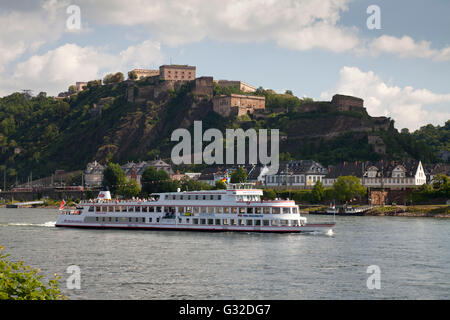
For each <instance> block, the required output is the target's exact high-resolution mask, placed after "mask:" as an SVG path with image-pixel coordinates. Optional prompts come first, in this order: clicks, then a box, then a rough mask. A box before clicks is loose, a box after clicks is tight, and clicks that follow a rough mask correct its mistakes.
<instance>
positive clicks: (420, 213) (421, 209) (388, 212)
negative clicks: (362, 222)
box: [364, 205, 450, 218]
mask: <svg viewBox="0 0 450 320" xmlns="http://www.w3.org/2000/svg"><path fill="white" fill-rule="evenodd" d="M364 215H365V216H395V217H433V218H450V206H448V205H415V206H384V207H375V208H372V209H370V210H368V211H366V212H365V214H364Z"/></svg>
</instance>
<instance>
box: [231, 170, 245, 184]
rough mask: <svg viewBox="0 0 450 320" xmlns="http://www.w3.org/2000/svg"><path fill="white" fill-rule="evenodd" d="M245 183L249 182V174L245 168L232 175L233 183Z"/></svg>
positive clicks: (235, 171)
mask: <svg viewBox="0 0 450 320" xmlns="http://www.w3.org/2000/svg"><path fill="white" fill-rule="evenodd" d="M245 181H247V173H246V172H245V170H244V168H242V167H239V168H237V169H236V170H234V171H233V173H232V174H231V177H230V182H231V183H243V182H245Z"/></svg>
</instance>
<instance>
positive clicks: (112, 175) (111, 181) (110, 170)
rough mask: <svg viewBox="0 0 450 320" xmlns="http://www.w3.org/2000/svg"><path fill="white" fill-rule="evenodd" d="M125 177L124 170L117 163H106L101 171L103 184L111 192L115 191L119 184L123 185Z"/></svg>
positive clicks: (125, 180)
mask: <svg viewBox="0 0 450 320" xmlns="http://www.w3.org/2000/svg"><path fill="white" fill-rule="evenodd" d="M126 182H127V178H126V176H125V172H123V170H122V168H121V167H120V165H119V164H117V163H112V162H110V163H108V165H107V167H106V168H105V170H104V171H103V183H102V184H103V186H104V187H108V188H109V190H110V191H111V192H112V193H116V192H117V190H118V188H119V187H120V186H123V185H125V184H126Z"/></svg>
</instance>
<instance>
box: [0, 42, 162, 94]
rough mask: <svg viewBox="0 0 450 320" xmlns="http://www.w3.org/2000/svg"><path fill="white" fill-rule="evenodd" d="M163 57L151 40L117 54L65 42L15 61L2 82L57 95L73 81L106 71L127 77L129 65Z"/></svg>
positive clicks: (11, 87)
mask: <svg viewBox="0 0 450 320" xmlns="http://www.w3.org/2000/svg"><path fill="white" fill-rule="evenodd" d="M162 60H163V56H162V54H161V52H160V46H159V44H158V43H154V42H151V41H144V42H142V43H140V44H137V45H135V46H130V47H128V48H127V49H125V50H123V51H122V52H120V53H119V54H117V55H115V54H111V53H108V52H106V49H105V48H96V47H80V46H78V45H76V44H65V45H63V46H60V47H58V48H56V49H54V50H50V51H48V52H47V53H45V54H43V55H33V56H32V57H30V58H29V59H27V60H26V61H24V62H21V63H19V64H17V66H16V67H15V69H14V72H13V74H12V76H11V77H10V78H8V79H4V80H3V83H1V84H2V87H6V88H8V89H9V90H10V91H20V90H21V89H24V88H27V89H32V90H34V91H35V92H40V91H46V92H47V93H48V94H50V95H56V94H57V93H58V92H60V91H65V90H66V89H67V88H68V86H69V85H71V84H74V83H75V82H76V81H88V80H93V79H101V78H103V76H104V75H105V74H106V73H109V72H118V71H121V72H123V73H124V74H125V77H126V72H127V71H129V70H131V69H132V68H135V67H143V66H144V67H145V66H149V65H150V64H159V63H161V62H162Z"/></svg>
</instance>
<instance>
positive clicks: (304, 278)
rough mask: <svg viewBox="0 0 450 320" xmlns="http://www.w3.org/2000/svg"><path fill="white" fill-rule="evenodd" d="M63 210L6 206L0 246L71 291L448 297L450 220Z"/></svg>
mask: <svg viewBox="0 0 450 320" xmlns="http://www.w3.org/2000/svg"><path fill="white" fill-rule="evenodd" d="M57 215H58V210H57V209H0V245H3V246H4V247H5V250H4V252H5V253H9V254H10V255H11V256H10V258H9V259H10V260H14V261H17V260H24V262H25V264H28V265H31V266H33V267H35V268H38V267H39V268H40V269H41V272H42V274H44V275H45V276H46V277H52V276H53V274H54V273H57V274H59V275H60V276H61V280H60V288H61V289H62V290H63V292H64V293H65V295H66V296H67V297H68V298H69V299H281V300H293V299H294V300H297V299H450V241H449V240H450V220H449V219H434V218H407V217H336V222H337V225H336V227H335V230H334V234H333V235H325V234H309V235H307V234H258V233H252V234H250V233H232V232H227V233H203V232H178V231H132V230H87V229H86V230H84V229H69V228H56V227H54V223H55V221H56V218H57ZM330 219H333V217H331V216H328V217H324V216H322V217H320V216H316V215H315V216H309V217H308V222H323V221H327V220H328V221H329V220H330ZM71 265H76V266H78V267H79V268H80V271H81V274H80V276H81V288H80V289H68V288H67V280H68V279H69V277H70V274H69V273H67V268H68V267H69V266H71ZM372 265H376V266H377V267H378V268H379V271H380V272H379V274H375V275H374V274H372V273H367V269H368V267H369V266H372ZM378 275H379V277H378ZM376 276H377V279H379V280H380V281H379V284H380V289H377V288H375V289H369V288H368V285H367V282H368V278H369V277H371V278H370V281H369V283H375V282H373V279H374V278H375V277H376Z"/></svg>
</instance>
